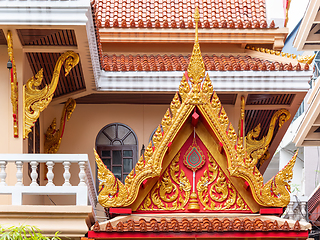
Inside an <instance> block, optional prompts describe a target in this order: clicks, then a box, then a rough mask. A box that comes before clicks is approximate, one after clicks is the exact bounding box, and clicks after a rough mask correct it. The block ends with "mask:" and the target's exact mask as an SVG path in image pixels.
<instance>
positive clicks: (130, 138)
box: [123, 133, 137, 145]
mask: <svg viewBox="0 0 320 240" xmlns="http://www.w3.org/2000/svg"><path fill="white" fill-rule="evenodd" d="M123 143H124V144H127V145H134V144H137V143H136V139H135V137H134V136H133V133H130V134H129V136H127V137H126V138H125V139H124V141H123Z"/></svg>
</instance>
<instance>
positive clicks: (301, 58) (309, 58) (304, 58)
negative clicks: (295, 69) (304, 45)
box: [297, 54, 316, 65]
mask: <svg viewBox="0 0 320 240" xmlns="http://www.w3.org/2000/svg"><path fill="white" fill-rule="evenodd" d="M315 57H316V54H313V55H312V56H298V59H297V60H298V62H299V63H307V64H309V65H310V64H311V63H312V61H313V59H314V58H315Z"/></svg>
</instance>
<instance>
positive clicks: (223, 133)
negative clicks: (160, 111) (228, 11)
mask: <svg viewBox="0 0 320 240" xmlns="http://www.w3.org/2000/svg"><path fill="white" fill-rule="evenodd" d="M195 18H196V37H195V43H194V47H193V52H192V57H191V59H190V64H189V67H188V70H187V73H185V74H184V75H183V77H182V81H181V83H180V87H179V93H176V94H175V96H174V98H173V100H172V101H171V104H170V108H169V109H168V110H167V111H166V113H165V115H164V117H163V119H162V121H161V125H159V127H158V129H157V131H156V132H155V134H154V137H153V140H152V142H150V144H149V145H148V147H147V149H146V151H145V153H144V155H142V156H141V158H140V159H139V161H138V163H137V164H136V166H135V168H134V169H133V170H132V171H131V173H130V174H129V175H128V176H127V177H126V179H125V185H123V183H121V182H120V181H119V180H118V179H117V178H115V177H114V175H113V174H112V173H111V171H109V170H108V169H107V168H106V167H105V166H104V164H103V162H102V161H101V159H100V158H99V156H98V154H97V153H96V152H95V155H96V161H97V165H98V168H99V171H98V178H99V180H100V190H101V191H100V194H99V197H98V199H99V202H100V204H101V205H102V206H104V207H106V208H109V207H127V206H129V207H131V208H132V209H133V210H136V209H137V208H138V206H139V203H140V202H141V201H142V200H141V199H143V197H141V196H145V195H146V194H147V193H148V191H150V190H151V188H152V186H153V185H154V183H155V182H156V181H157V179H158V178H159V177H160V176H161V174H162V173H163V170H164V169H166V168H167V166H168V164H169V163H170V161H171V160H172V159H173V157H174V156H175V154H176V152H174V151H173V149H178V148H179V145H180V146H181V144H182V143H183V142H184V141H185V140H186V138H187V137H188V136H190V134H191V133H192V132H193V127H192V126H191V125H190V124H188V119H190V117H191V115H192V112H193V111H195V110H197V111H199V113H200V116H201V118H202V119H203V121H202V122H203V124H202V125H201V124H200V125H199V128H198V129H197V130H196V133H197V134H198V135H199V137H200V138H201V131H202V132H209V133H210V134H211V136H212V137H213V138H214V140H215V141H216V142H218V143H219V145H220V147H221V149H220V153H221V154H223V155H224V156H225V158H226V161H225V172H226V173H227V174H228V176H229V177H230V178H237V181H238V182H239V184H240V185H241V184H242V185H243V186H245V185H246V186H250V188H251V193H252V199H254V200H253V202H252V201H251V202H252V203H251V206H250V208H251V211H252V212H257V211H258V210H259V206H266V207H285V206H286V205H287V204H288V203H289V201H290V195H289V191H290V186H289V184H288V181H289V180H290V179H291V178H292V168H293V166H294V163H295V158H296V155H297V153H296V154H295V156H294V157H293V158H292V160H291V161H290V162H289V163H288V164H287V166H285V168H284V169H283V170H281V171H280V172H279V173H278V174H277V175H276V176H275V177H274V178H273V179H271V180H270V181H269V182H267V183H266V184H263V177H262V175H261V173H260V172H259V170H258V169H257V167H256V164H257V161H258V160H259V158H261V156H262V155H263V154H264V153H265V152H266V148H267V146H266V145H263V146H255V147H253V149H251V150H250V151H249V152H247V148H246V144H244V142H245V141H244V137H245V136H243V133H242V134H240V136H238V135H237V134H236V132H235V129H234V128H233V126H232V124H231V123H230V122H229V119H228V116H227V114H226V112H225V110H224V108H223V107H222V106H221V102H220V100H219V98H218V96H217V95H216V94H215V93H214V91H213V86H212V84H211V81H210V78H209V76H208V75H205V67H204V63H203V59H202V56H201V51H200V46H199V42H198V29H197V21H198V20H197V19H198V17H197V14H196V17H195ZM189 84H190V85H191V86H190V85H189ZM180 99H181V100H180ZM278 115H279V116H278V117H279V122H280V123H279V124H280V126H281V124H283V122H285V121H286V120H287V119H288V113H286V111H280V112H279V113H278ZM201 129H206V130H201ZM197 131H198V132H197ZM181 133H183V136H181ZM179 134H180V137H179V138H178V135H179ZM202 136H203V138H206V137H207V135H202ZM204 142H206V141H204ZM207 142H208V141H207ZM251 144H253V145H254V144H255V141H254V140H253V141H252V143H251ZM257 145H258V143H257ZM251 146H252V145H251ZM206 147H207V148H208V149H209V148H210V144H208V145H207V146H206ZM212 151H213V150H212ZM242 188H243V189H244V188H245V187H242ZM137 199H138V200H137ZM247 200H248V199H247ZM247 202H248V201H247Z"/></svg>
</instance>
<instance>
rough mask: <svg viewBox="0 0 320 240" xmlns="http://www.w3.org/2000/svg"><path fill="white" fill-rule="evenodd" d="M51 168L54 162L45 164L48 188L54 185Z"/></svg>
mask: <svg viewBox="0 0 320 240" xmlns="http://www.w3.org/2000/svg"><path fill="white" fill-rule="evenodd" d="M53 166H54V162H52V161H48V162H47V167H48V173H47V179H48V183H47V185H46V186H47V187H49V186H54V183H53V177H54V174H53V171H52V169H53Z"/></svg>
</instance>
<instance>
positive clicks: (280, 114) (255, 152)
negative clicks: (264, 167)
mask: <svg viewBox="0 0 320 240" xmlns="http://www.w3.org/2000/svg"><path fill="white" fill-rule="evenodd" d="M290 116H291V114H290V112H289V111H288V110H287V109H280V110H278V111H277V112H275V113H274V114H273V116H272V118H271V121H270V125H269V131H268V134H267V136H264V137H263V138H262V139H261V140H256V138H258V137H259V134H260V131H261V127H260V125H261V124H260V123H259V124H258V125H257V126H256V127H255V128H254V129H252V130H251V131H250V132H249V133H248V134H247V136H246V151H247V154H248V156H249V157H251V158H252V160H253V164H257V163H258V161H259V159H260V158H262V157H263V156H264V154H265V153H266V152H267V150H268V148H269V144H270V142H271V140H272V138H273V135H274V129H275V127H276V123H277V120H278V119H279V122H278V124H279V129H280V128H281V127H282V125H283V124H284V123H285V122H286V121H288V120H289V119H290ZM265 157H266V156H265Z"/></svg>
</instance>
